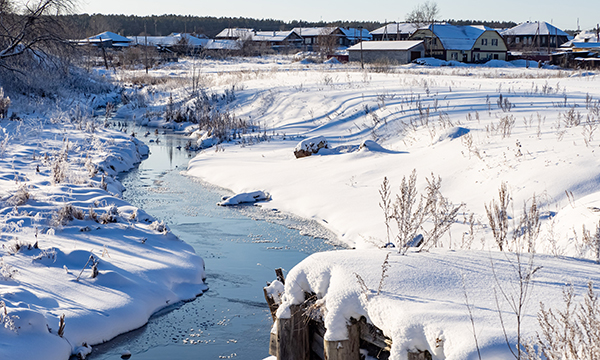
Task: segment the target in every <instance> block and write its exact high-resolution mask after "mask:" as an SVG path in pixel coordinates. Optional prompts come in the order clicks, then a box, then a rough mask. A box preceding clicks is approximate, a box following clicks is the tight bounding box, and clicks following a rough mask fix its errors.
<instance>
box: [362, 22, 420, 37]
mask: <svg viewBox="0 0 600 360" xmlns="http://www.w3.org/2000/svg"><path fill="white" fill-rule="evenodd" d="M416 30H417V26H416V25H415V24H410V23H392V24H387V25H385V26H382V27H380V28H378V29H375V30H373V31H371V34H372V35H383V34H386V33H387V34H398V33H400V34H412V33H414V32H415V31H416Z"/></svg>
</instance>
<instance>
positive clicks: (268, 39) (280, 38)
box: [215, 28, 302, 51]
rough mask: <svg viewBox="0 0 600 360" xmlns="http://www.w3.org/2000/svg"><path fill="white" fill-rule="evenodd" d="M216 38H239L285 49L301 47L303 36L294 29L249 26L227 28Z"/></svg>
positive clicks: (259, 44) (243, 40)
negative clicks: (266, 28)
mask: <svg viewBox="0 0 600 360" xmlns="http://www.w3.org/2000/svg"><path fill="white" fill-rule="evenodd" d="M215 40H238V41H242V42H246V41H249V42H252V43H255V44H256V45H257V46H259V47H262V48H271V49H273V50H277V51H279V50H284V49H288V48H299V47H300V46H301V45H302V37H300V35H298V33H296V32H294V30H288V31H257V30H254V29H249V28H226V29H223V30H222V31H221V32H220V33H218V34H217V35H216V36H215Z"/></svg>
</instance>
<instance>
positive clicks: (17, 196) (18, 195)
mask: <svg viewBox="0 0 600 360" xmlns="http://www.w3.org/2000/svg"><path fill="white" fill-rule="evenodd" d="M30 198H31V193H30V192H29V189H28V188H27V185H25V184H21V185H19V188H18V189H17V191H15V193H14V194H13V195H12V196H11V197H9V198H8V200H7V201H6V203H7V204H8V205H10V206H21V205H24V204H26V203H27V201H29V199H30Z"/></svg>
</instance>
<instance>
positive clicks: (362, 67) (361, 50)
mask: <svg viewBox="0 0 600 360" xmlns="http://www.w3.org/2000/svg"><path fill="white" fill-rule="evenodd" d="M362 29H363V27H362V26H359V27H358V32H359V33H360V35H359V36H360V39H359V41H360V68H361V69H364V68H365V63H364V62H363V48H362Z"/></svg>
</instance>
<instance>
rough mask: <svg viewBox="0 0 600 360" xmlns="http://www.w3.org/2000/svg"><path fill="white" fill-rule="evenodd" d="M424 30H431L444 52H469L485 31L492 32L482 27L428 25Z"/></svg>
mask: <svg viewBox="0 0 600 360" xmlns="http://www.w3.org/2000/svg"><path fill="white" fill-rule="evenodd" d="M426 29H429V30H431V31H432V32H433V33H434V34H435V35H436V36H437V37H438V38H439V39H440V41H441V42H442V45H444V48H445V49H446V50H471V49H472V48H473V45H475V42H476V41H477V39H478V38H479V37H480V36H481V34H483V33H484V32H486V31H487V30H490V31H494V30H493V29H492V28H488V27H486V26H483V25H476V26H473V25H466V26H455V25H450V24H436V25H429V26H428V27H427V28H426Z"/></svg>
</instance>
